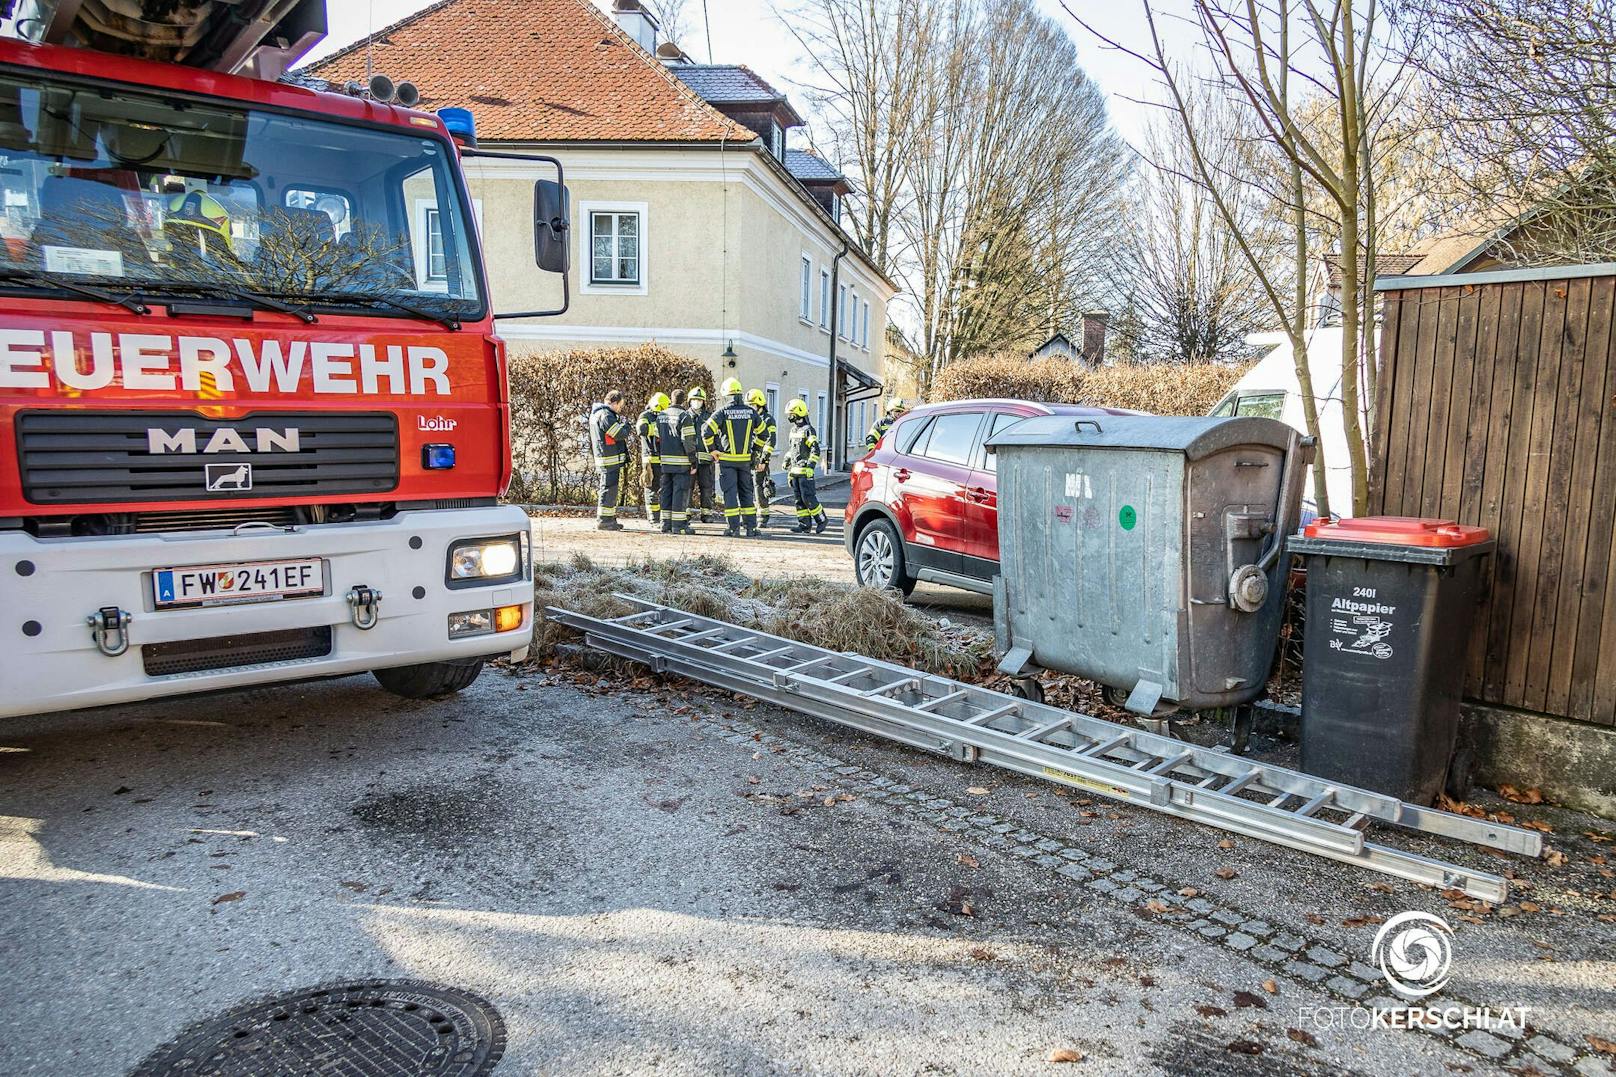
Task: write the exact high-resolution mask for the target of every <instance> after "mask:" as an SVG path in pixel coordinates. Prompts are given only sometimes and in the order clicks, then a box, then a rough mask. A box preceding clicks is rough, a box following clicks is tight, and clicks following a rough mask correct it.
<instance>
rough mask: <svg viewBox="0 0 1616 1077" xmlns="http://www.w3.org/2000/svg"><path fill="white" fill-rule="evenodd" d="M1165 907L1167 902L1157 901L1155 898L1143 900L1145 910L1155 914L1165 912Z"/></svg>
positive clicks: (1158, 914) (1166, 907)
mask: <svg viewBox="0 0 1616 1077" xmlns="http://www.w3.org/2000/svg"><path fill="white" fill-rule="evenodd" d="M1167 909H1168V904H1167V902H1165V901H1159V900H1157V899H1156V898H1151V899H1150V900H1149V901H1147V902H1145V911H1146V912H1150V913H1155V914H1156V915H1157V916H1160V915H1161V914H1162V913H1164V912H1166V911H1167Z"/></svg>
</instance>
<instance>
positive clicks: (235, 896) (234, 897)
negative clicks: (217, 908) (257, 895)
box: [213, 890, 247, 905]
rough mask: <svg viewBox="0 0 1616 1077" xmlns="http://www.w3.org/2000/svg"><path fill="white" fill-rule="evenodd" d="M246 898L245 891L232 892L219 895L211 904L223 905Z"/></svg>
mask: <svg viewBox="0 0 1616 1077" xmlns="http://www.w3.org/2000/svg"><path fill="white" fill-rule="evenodd" d="M246 896H247V891H245V890H232V891H230V893H228V894H220V895H219V896H218V897H216V898H214V899H213V903H214V904H215V905H223V904H224V903H225V902H227V901H240V900H241V899H242V898H244V897H246Z"/></svg>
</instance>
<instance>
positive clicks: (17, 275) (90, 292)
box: [0, 269, 151, 314]
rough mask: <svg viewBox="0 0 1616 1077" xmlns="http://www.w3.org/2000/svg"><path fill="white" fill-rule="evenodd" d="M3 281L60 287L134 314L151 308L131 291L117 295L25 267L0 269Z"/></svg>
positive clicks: (42, 286)
mask: <svg viewBox="0 0 1616 1077" xmlns="http://www.w3.org/2000/svg"><path fill="white" fill-rule="evenodd" d="M5 281H15V282H17V283H19V284H32V285H33V286H34V287H36V288H60V289H62V290H63V291H66V292H77V293H78V294H79V295H86V296H89V297H90V298H91V299H99V300H100V301H101V302H103V303H111V304H113V305H114V306H119V307H123V308H124V309H125V310H129V311H133V312H134V313H136V314H150V313H151V308H150V307H148V306H147V305H146V304H145V303H142V302H141V301H140V297H139V296H137V295H135V294H133V293H130V294H128V295H118V294H117V293H115V292H109V291H107V290H106V289H104V288H96V287H93V286H92V285H88V284H78V283H76V282H74V281H70V280H62V279H61V278H59V277H53V276H51V275H50V274H49V273H44V272H34V271H32V270H27V269H3V270H0V282H5Z"/></svg>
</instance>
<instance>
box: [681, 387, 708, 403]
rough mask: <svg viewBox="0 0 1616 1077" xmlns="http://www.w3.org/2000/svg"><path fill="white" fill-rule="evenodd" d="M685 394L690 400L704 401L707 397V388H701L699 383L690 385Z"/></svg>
mask: <svg viewBox="0 0 1616 1077" xmlns="http://www.w3.org/2000/svg"><path fill="white" fill-rule="evenodd" d="M685 396H686V397H688V398H689V399H690V400H692V401H696V400H702V401H705V400H706V399H707V390H706V389H703V388H702V387H701V386H699V385H692V386H691V387H690V392H688V393H686V394H685Z"/></svg>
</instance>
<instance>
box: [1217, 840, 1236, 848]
mask: <svg viewBox="0 0 1616 1077" xmlns="http://www.w3.org/2000/svg"><path fill="white" fill-rule="evenodd" d="M1218 848H1219V849H1233V848H1234V842H1233V841H1231V840H1230V839H1228V838H1224V839H1223V840H1222V841H1220V842H1218Z"/></svg>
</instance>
